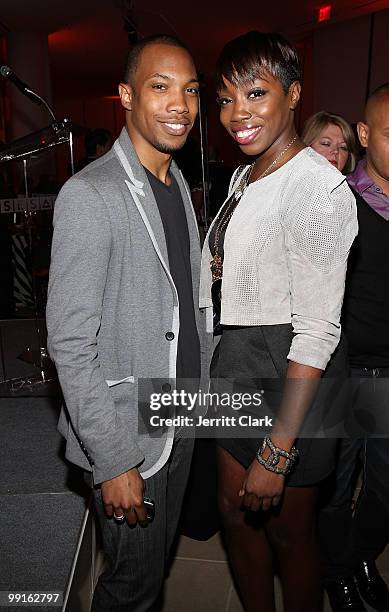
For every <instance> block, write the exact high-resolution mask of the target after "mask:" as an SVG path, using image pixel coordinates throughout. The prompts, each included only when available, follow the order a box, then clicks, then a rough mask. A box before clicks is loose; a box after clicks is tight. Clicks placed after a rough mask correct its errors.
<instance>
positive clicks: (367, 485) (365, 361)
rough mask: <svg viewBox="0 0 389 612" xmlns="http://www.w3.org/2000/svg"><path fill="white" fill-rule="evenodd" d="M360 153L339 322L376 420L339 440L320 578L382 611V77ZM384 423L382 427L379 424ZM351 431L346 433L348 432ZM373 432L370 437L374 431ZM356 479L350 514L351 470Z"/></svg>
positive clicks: (388, 141)
mask: <svg viewBox="0 0 389 612" xmlns="http://www.w3.org/2000/svg"><path fill="white" fill-rule="evenodd" d="M357 127H358V135H359V140H360V142H361V145H362V146H363V147H364V148H365V149H366V157H365V159H362V160H361V161H359V162H358V165H357V167H356V169H355V171H354V172H353V173H352V174H350V175H349V176H348V177H347V181H348V183H349V185H350V187H351V188H352V190H353V192H354V194H355V197H356V202H357V211H358V222H359V233H358V236H357V239H356V241H355V243H354V245H353V247H352V250H351V255H350V259H349V267H348V272H347V279H346V293H345V301H344V306H343V312H342V324H343V328H344V331H345V334H346V338H347V342H348V348H349V351H348V352H349V358H350V364H351V372H352V376H353V378H354V379H355V380H354V382H355V385H354V407H353V408H354V413H355V414H357V413H358V411H359V414H361V415H363V414H365V415H368V416H369V419H368V421H367V422H370V423H371V422H372V423H376V426H375V427H373V429H372V431H371V434H372V435H371V436H369V437H364V438H361V437H355V434H354V437H353V438H345V439H343V440H342V441H341V446H340V450H339V456H338V465H337V469H336V472H335V478H334V481H333V482H331V483H330V485H331V487H330V488H329V492H332V496H331V498H330V499H329V501H328V503H327V504H326V505H325V507H324V509H323V511H322V512H321V520H320V523H321V536H322V537H321V540H322V550H323V554H324V557H325V567H324V571H325V584H326V589H327V592H328V595H329V598H330V602H331V605H332V609H333V610H334V611H335V612H338V611H339V612H343V610H350V611H351V612H359V611H361V610H365V608H364V606H363V604H362V601H361V599H360V597H359V595H358V592H357V590H356V588H355V582H354V578H355V579H356V581H357V585H358V589H359V593H360V594H361V595H362V597H363V599H364V600H365V601H366V602H367V603H368V604H369V605H370V606H372V607H373V608H374V609H375V610H380V611H381V612H385V611H388V610H389V591H388V588H387V585H386V584H385V582H384V581H383V579H382V578H381V576H380V575H379V573H378V570H377V568H376V565H375V561H376V559H377V557H378V555H379V554H380V553H381V552H382V550H383V549H384V548H385V546H386V545H387V544H388V542H389V478H388V471H389V439H388V433H389V432H388V427H387V422H388V420H387V419H386V423H385V419H384V425H383V426H382V425H380V421H381V423H382V417H385V415H387V414H388V404H389V389H388V378H389V283H388V278H389V268H388V262H389V83H387V84H385V85H383V86H382V87H379V88H378V89H376V91H374V92H373V93H372V94H371V96H370V97H369V99H368V101H367V104H366V108H365V118H364V120H363V121H360V122H359V123H358V126H357ZM385 425H386V427H385ZM351 435H352V434H351ZM376 436H377V437H376ZM379 436H382V437H379ZM360 465H362V468H363V482H362V487H361V491H360V495H359V498H358V501H357V503H356V507H355V512H354V513H353V511H352V496H353V492H354V484H355V479H354V475H355V471H356V468H359V467H360Z"/></svg>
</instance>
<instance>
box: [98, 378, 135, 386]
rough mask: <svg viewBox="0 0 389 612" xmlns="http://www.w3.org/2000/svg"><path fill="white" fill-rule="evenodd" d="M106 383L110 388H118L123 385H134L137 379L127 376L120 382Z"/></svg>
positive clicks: (110, 381)
mask: <svg viewBox="0 0 389 612" xmlns="http://www.w3.org/2000/svg"><path fill="white" fill-rule="evenodd" d="M105 382H106V383H107V385H108V387H116V385H121V384H122V383H134V382H135V378H134V377H133V376H126V378H121V379H120V380H106V381H105Z"/></svg>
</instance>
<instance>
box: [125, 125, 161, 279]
mask: <svg viewBox="0 0 389 612" xmlns="http://www.w3.org/2000/svg"><path fill="white" fill-rule="evenodd" d="M117 143H118V144H119V145H120V146H119V147H118V146H117ZM114 150H115V153H116V155H117V157H118V158H119V160H120V163H121V164H122V166H123V167H124V169H125V171H126V173H127V176H128V180H127V181H126V183H127V187H128V188H129V190H130V191H131V194H132V196H133V198H134V201H135V203H136V205H137V206H138V204H139V205H140V206H141V208H142V210H143V214H142V211H141V210H140V211H139V212H140V213H141V215H142V217H143V219H144V220H145V217H146V219H147V222H148V223H147V224H146V227H147V229H148V231H149V233H150V232H151V233H150V237H151V239H152V241H153V243H154V240H155V242H156V244H154V246H155V247H156V250H157V251H158V250H159V254H160V256H161V257H162V260H163V261H162V263H163V264H164V267H165V268H166V269H167V271H169V257H168V252H167V246H166V239H165V232H164V229H163V225H162V220H161V216H160V214H159V210H158V205H157V202H156V200H155V197H154V193H153V190H152V189H151V187H150V183H149V181H148V179H147V176H146V172H145V171H144V168H143V166H142V164H141V163H140V161H139V158H138V156H137V154H136V152H135V149H134V147H133V146H132V143H131V140H130V138H129V136H128V134H127V130H126V128H125V127H124V128H123V129H122V131H121V133H120V136H119V138H118V139H117V141H116V142H115V144H114ZM138 208H139V207H138ZM151 234H153V235H151ZM153 238H154V239H153Z"/></svg>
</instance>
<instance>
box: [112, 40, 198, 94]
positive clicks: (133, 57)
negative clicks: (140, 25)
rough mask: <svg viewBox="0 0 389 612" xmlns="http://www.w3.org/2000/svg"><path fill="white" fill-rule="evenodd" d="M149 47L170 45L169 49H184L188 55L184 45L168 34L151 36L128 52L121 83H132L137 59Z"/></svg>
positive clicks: (137, 62)
mask: <svg viewBox="0 0 389 612" xmlns="http://www.w3.org/2000/svg"><path fill="white" fill-rule="evenodd" d="M149 45H170V46H171V47H178V48H180V49H185V51H187V52H188V53H189V54H190V55H191V53H190V51H189V49H188V47H187V46H186V45H184V43H183V42H182V41H181V40H180V39H179V38H176V36H170V35H169V34H153V35H152V36H147V37H145V38H142V40H140V41H138V42H137V43H136V44H135V45H134V46H133V47H132V48H131V49H130V51H129V52H128V55H127V61H126V66H125V69H124V75H123V83H130V84H131V83H132V82H133V80H134V77H135V73H136V70H137V67H138V64H139V58H140V56H141V55H142V52H143V49H145V48H146V47H148V46H149Z"/></svg>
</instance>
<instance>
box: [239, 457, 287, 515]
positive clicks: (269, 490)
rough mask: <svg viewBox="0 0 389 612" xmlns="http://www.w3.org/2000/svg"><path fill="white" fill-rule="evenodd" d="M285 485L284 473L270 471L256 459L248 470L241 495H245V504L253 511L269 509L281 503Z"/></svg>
mask: <svg viewBox="0 0 389 612" xmlns="http://www.w3.org/2000/svg"><path fill="white" fill-rule="evenodd" d="M284 487H285V478H284V476H283V475H282V474H276V473H275V472H270V471H269V470H267V469H266V468H264V467H263V466H262V465H260V463H258V461H256V460H255V459H254V461H253V462H252V464H251V465H250V467H249V468H248V470H247V472H246V477H245V479H244V481H243V485H242V488H241V490H240V491H239V497H243V505H244V506H245V507H246V508H247V509H248V510H252V511H253V512H258V510H260V509H261V507H262V510H269V509H270V508H271V507H272V506H277V505H278V504H279V503H280V500H281V497H282V494H283V492H284Z"/></svg>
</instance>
